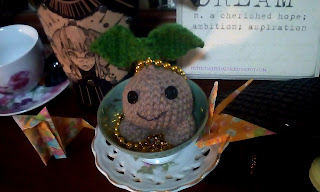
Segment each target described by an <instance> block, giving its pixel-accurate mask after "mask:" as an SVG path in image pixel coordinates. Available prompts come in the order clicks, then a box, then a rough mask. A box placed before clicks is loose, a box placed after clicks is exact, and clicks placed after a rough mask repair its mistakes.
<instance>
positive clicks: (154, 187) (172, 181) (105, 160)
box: [91, 127, 221, 191]
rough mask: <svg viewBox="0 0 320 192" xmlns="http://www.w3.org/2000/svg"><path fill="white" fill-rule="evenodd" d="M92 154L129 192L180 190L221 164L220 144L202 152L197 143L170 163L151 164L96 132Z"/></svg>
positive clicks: (115, 182)
mask: <svg viewBox="0 0 320 192" xmlns="http://www.w3.org/2000/svg"><path fill="white" fill-rule="evenodd" d="M95 130H96V131H95V137H94V139H93V142H92V146H91V147H92V152H93V154H94V156H95V163H96V166H97V168H98V170H99V171H100V172H101V173H102V174H103V175H104V176H106V177H107V178H108V180H109V181H110V182H111V183H112V184H113V185H115V186H117V187H119V188H122V189H126V190H129V191H179V190H182V189H185V188H188V187H191V186H193V185H195V184H197V183H199V182H200V181H201V180H202V179H203V178H204V177H205V176H206V175H208V174H209V173H210V172H211V171H212V170H213V169H214V168H215V167H216V166H217V164H218V162H219V158H220V155H221V154H220V153H218V148H219V145H214V146H210V147H207V148H202V149H199V148H198V147H197V146H195V145H194V143H192V144H190V145H189V146H187V147H186V148H184V149H183V150H182V151H181V152H179V153H178V154H177V156H176V157H175V158H174V159H173V160H172V161H170V162H168V163H165V164H161V165H151V164H147V163H145V162H144V161H142V159H139V158H135V157H133V156H131V155H129V154H127V153H124V152H122V151H120V150H118V149H117V148H115V146H113V145H111V144H110V143H107V142H106V140H105V138H104V137H103V135H102V133H101V131H100V129H99V128H98V127H97V128H96V129H95Z"/></svg>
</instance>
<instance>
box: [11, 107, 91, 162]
mask: <svg viewBox="0 0 320 192" xmlns="http://www.w3.org/2000/svg"><path fill="white" fill-rule="evenodd" d="M13 119H14V120H15V121H16V123H17V124H18V125H19V127H20V128H21V130H22V131H23V132H24V134H25V135H26V137H27V138H28V140H29V141H30V143H31V144H32V146H33V147H34V148H35V150H36V151H37V152H38V154H39V156H40V158H41V160H42V161H43V163H44V164H45V165H47V163H48V161H49V159H50V158H51V156H54V157H55V158H56V159H62V158H66V152H65V148H66V146H67V145H68V144H69V143H70V142H71V141H72V140H73V139H74V138H75V137H76V136H77V135H78V133H79V132H80V131H81V130H82V128H90V129H94V127H92V126H91V125H90V124H89V123H87V122H86V121H84V120H83V119H81V118H65V117H51V116H50V114H49V112H48V110H47V108H43V109H42V110H41V111H40V113H39V114H38V115H36V116H32V115H16V116H13Z"/></svg>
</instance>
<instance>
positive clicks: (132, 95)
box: [127, 91, 138, 104]
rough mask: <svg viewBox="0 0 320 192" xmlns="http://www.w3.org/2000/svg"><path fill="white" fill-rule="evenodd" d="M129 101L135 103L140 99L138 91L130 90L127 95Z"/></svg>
mask: <svg viewBox="0 0 320 192" xmlns="http://www.w3.org/2000/svg"><path fill="white" fill-rule="evenodd" d="M127 99H128V102H129V103H131V104H135V103H136V102H137V101H138V93H137V92H135V91H130V92H129V93H128V95H127Z"/></svg>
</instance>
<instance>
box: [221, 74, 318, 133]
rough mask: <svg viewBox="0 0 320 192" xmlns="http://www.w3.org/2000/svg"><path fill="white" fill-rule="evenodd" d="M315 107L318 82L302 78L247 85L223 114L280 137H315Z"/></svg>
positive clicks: (316, 119) (316, 115) (316, 104)
mask: <svg viewBox="0 0 320 192" xmlns="http://www.w3.org/2000/svg"><path fill="white" fill-rule="evenodd" d="M226 96H227V94H224V95H221V96H220V97H219V96H218V98H217V104H218V103H219V102H221V101H222V99H224V97H226ZM319 106H320V79H319V78H304V79H294V80H288V81H267V82H263V83H261V84H256V85H250V86H249V87H247V89H245V90H244V91H243V92H242V93H241V94H240V95H239V96H238V97H237V98H236V99H235V100H234V101H233V102H232V103H231V104H230V105H229V106H228V107H227V108H226V109H225V110H224V111H223V113H227V114H230V115H233V116H236V117H238V118H241V119H243V120H246V121H249V122H251V123H253V124H256V125H259V126H261V127H264V128H267V129H269V130H271V131H274V132H277V133H280V134H292V135H306V136H313V137H319V136H320V126H319V121H318V119H320V113H319V112H318V111H319Z"/></svg>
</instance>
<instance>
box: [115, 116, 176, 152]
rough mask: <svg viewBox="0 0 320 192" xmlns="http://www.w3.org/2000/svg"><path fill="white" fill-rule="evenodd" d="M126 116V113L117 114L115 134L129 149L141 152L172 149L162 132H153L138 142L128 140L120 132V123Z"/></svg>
mask: <svg viewBox="0 0 320 192" xmlns="http://www.w3.org/2000/svg"><path fill="white" fill-rule="evenodd" d="M124 117H125V114H124V113H118V114H116V119H114V120H113V122H115V126H114V135H115V137H116V138H117V139H118V142H119V143H120V144H121V145H123V146H125V147H126V148H127V149H134V150H136V151H141V152H158V151H164V150H167V149H171V148H172V147H173V146H172V145H170V144H169V143H167V142H166V141H165V140H164V135H163V134H162V133H156V134H153V135H152V136H148V137H147V139H145V140H143V141H139V142H137V143H131V142H126V140H125V139H124V138H123V137H121V135H120V132H119V125H120V123H121V121H122V120H123V119H124Z"/></svg>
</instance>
